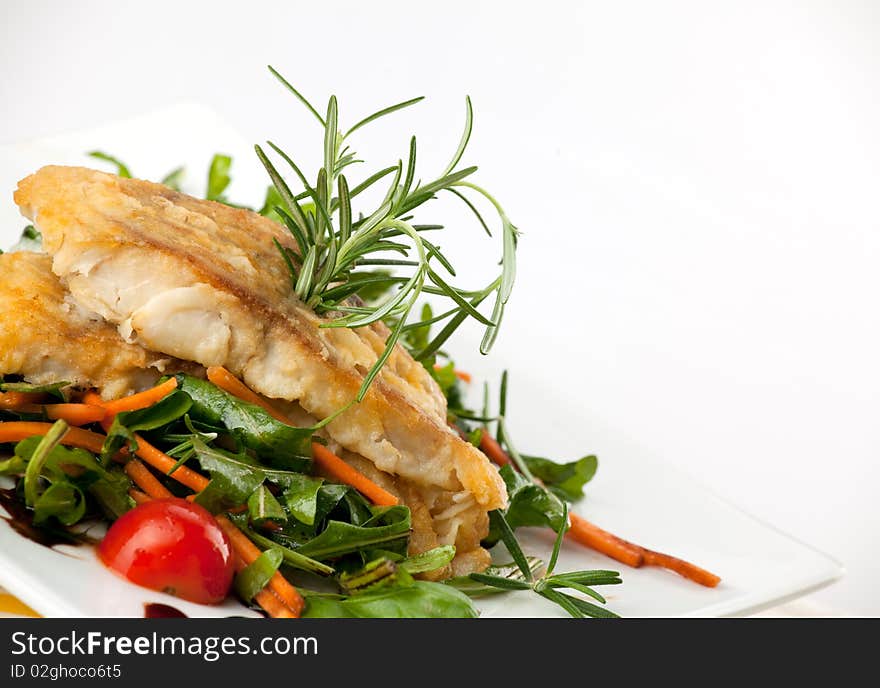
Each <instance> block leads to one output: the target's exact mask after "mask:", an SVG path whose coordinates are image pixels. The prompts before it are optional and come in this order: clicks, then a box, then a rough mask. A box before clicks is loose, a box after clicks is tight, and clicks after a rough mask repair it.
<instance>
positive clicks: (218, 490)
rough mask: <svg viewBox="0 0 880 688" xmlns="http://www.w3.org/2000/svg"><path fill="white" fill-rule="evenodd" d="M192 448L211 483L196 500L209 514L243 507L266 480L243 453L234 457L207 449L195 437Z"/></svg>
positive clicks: (260, 469)
mask: <svg viewBox="0 0 880 688" xmlns="http://www.w3.org/2000/svg"><path fill="white" fill-rule="evenodd" d="M192 447H193V451H194V453H195V456H196V458H197V459H198V460H199V463H200V464H201V465H202V468H203V469H205V470H206V471H208V472H209V473H210V474H211V481H210V482H209V483H208V486H207V487H206V488H205V489H204V490H202V491H201V492H199V493H198V495H196V499H195V501H196V504H199V505H200V506H203V507H205V508H206V509H207V510H208V511H210V512H212V513H217V512H218V511H222V510H223V509H226V508H229V507H232V506H237V505H239V504H244V503H245V502H247V500H248V498H249V497H250V496H251V495H252V494H253V493H254V492H255V491H256V490H257V488H258V487H260V485H262V484H263V481H264V480H265V479H266V471H265V470H264V469H262V468H261V467H260V466H257V465H255V464H254V463H252V461H251V460H250V459H249V458H248V456H247V455H246V454H244V453H241V454H237V455H235V454H231V453H229V452H226V451H224V450H222V449H217V448H216V447H209V446H208V445H207V444H205V443H204V442H202V441H201V440H200V439H198V438H194V439H193V440H192Z"/></svg>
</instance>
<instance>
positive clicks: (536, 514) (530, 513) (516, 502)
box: [484, 464, 565, 546]
mask: <svg viewBox="0 0 880 688" xmlns="http://www.w3.org/2000/svg"><path fill="white" fill-rule="evenodd" d="M499 472H500V473H501V477H502V478H503V479H504V484H505V486H506V487H507V497H508V507H507V509H506V510H505V511H504V512H503V513H504V517H505V519H506V521H507V523H508V524H509V525H510V527H511V528H512V529H514V530H515V529H516V528H520V527H522V526H535V527H539V528H551V529H552V530H553V531H558V530H559V529H560V528H561V527H562V526H563V524H564V523H565V505H564V504H563V501H562V500H561V499H560V498H559V497H557V496H556V495H555V494H554V493H553V492H551V491H550V490H548V489H547V488H545V487H543V486H541V485H538V484H537V483H533V482H530V481H529V480H528V479H527V478H526V477H525V476H523V475H522V473H518V472H517V471H515V470H514V469H513V467H512V466H511V465H509V464H508V465H507V466H502V468H501V470H500V471H499ZM500 537H501V532H500V531H499V529H498V527H497V526H496V524H494V523H493V524H492V526H491V527H490V530H489V535H488V536H487V537H486V539H485V540H484V543H485V544H487V545H489V546H491V545H493V544H495V543H496V542H498V540H499V539H500Z"/></svg>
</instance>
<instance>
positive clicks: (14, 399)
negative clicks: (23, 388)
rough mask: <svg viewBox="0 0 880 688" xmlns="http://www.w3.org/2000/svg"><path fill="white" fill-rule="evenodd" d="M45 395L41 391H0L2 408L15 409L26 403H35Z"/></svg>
mask: <svg viewBox="0 0 880 688" xmlns="http://www.w3.org/2000/svg"><path fill="white" fill-rule="evenodd" d="M44 396H45V395H44V394H42V393H41V392H0V409H8V410H11V411H14V410H16V409H19V408H21V407H22V406H25V405H26V404H35V403H37V402H38V401H41V400H42V399H43V397H44Z"/></svg>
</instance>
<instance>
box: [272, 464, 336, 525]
mask: <svg viewBox="0 0 880 688" xmlns="http://www.w3.org/2000/svg"><path fill="white" fill-rule="evenodd" d="M295 475H298V477H297V478H295V479H293V478H292V479H291V480H290V481H289V482H288V483H287V487H286V489H285V490H284V495H283V497H284V505H285V506H286V507H287V509H288V511H290V515H291V516H293V517H294V518H295V519H296V520H297V521H299V522H300V523H304V524H305V525H307V526H311V525H314V523H315V516H316V515H317V513H318V494H319V492H320V490H321V487H322V485H323V482H324V481H323V480H321V479H320V478H310V477H309V476H306V475H299V474H295ZM340 498H341V497H340Z"/></svg>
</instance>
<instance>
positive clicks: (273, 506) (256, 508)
mask: <svg viewBox="0 0 880 688" xmlns="http://www.w3.org/2000/svg"><path fill="white" fill-rule="evenodd" d="M247 505H248V515H249V516H250V518H251V521H252V522H254V523H262V522H263V521H269V520H271V521H286V520H287V514H285V513H284V509H282V508H281V505H280V504H279V503H278V500H277V499H275V496H274V495H273V494H272V493H271V492H270V491H269V488H268V487H266V486H265V485H260V486H259V487H258V488H257V489H256V490H254V491H253V493H251V496H250V497H248V500H247Z"/></svg>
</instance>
